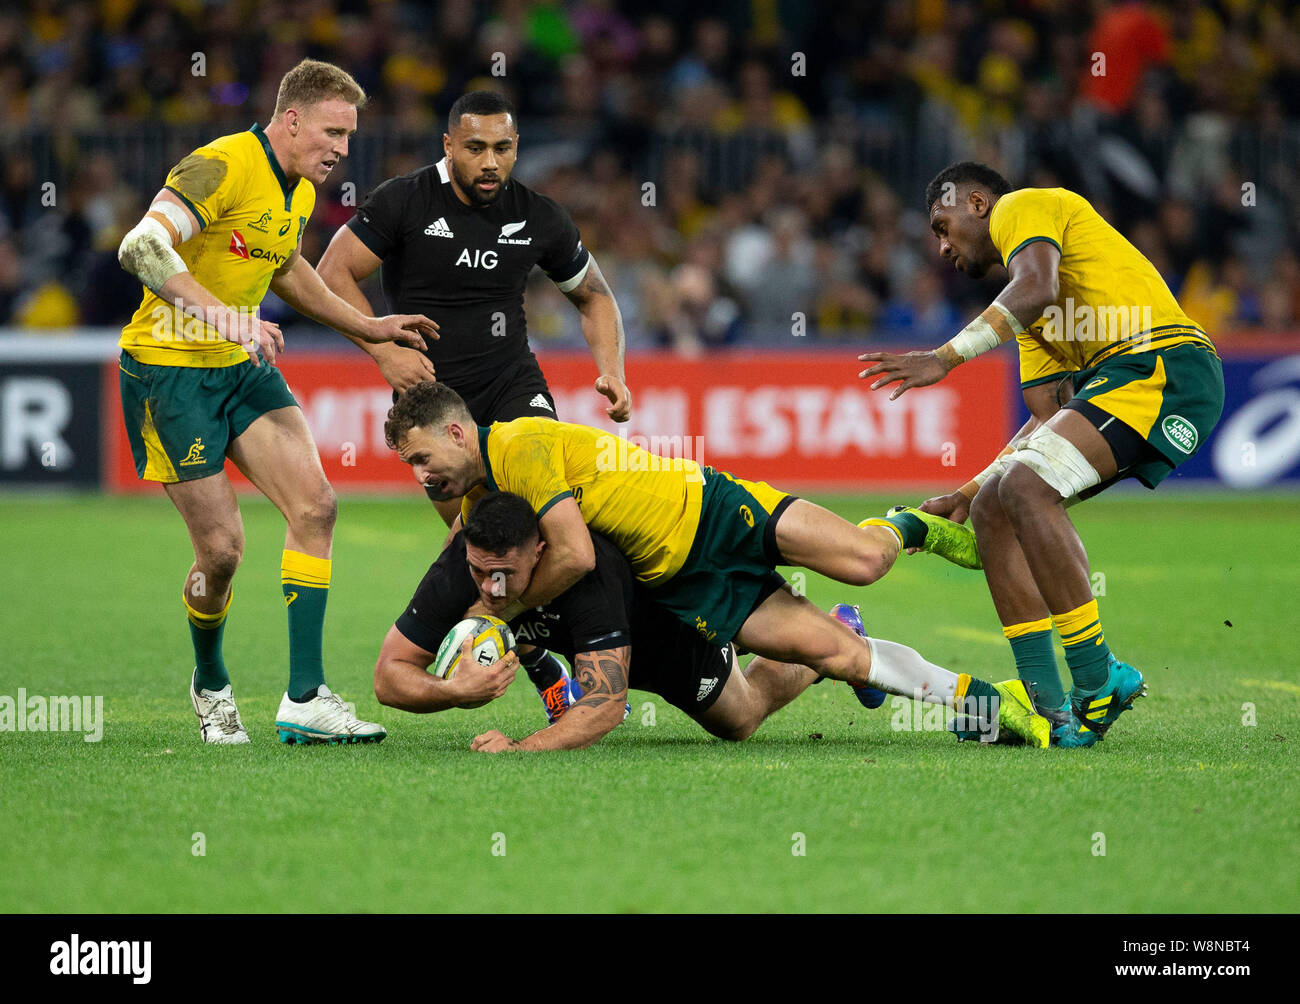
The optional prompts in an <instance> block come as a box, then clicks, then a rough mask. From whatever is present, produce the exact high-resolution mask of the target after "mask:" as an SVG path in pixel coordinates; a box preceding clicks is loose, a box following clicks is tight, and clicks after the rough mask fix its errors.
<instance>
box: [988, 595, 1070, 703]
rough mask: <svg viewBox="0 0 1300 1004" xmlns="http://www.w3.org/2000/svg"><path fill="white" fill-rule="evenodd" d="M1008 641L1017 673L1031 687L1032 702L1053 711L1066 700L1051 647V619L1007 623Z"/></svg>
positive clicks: (1004, 632)
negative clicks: (1033, 700) (1014, 658)
mask: <svg viewBox="0 0 1300 1004" xmlns="http://www.w3.org/2000/svg"><path fill="white" fill-rule="evenodd" d="M1002 633H1003V634H1004V635H1006V637H1007V641H1009V642H1011V653H1012V655H1014V656H1015V657H1016V673H1017V674H1018V675H1019V676H1020V679H1021V680H1023V681H1024V683H1025V685H1026V687H1028V688H1032V689H1031V693H1032V694H1033V695H1034V699H1035V702H1036V703H1037V704H1038V706H1039V707H1041V708H1042V709H1043V710H1045V711H1055V710H1056V709H1057V708H1059V707H1061V706H1062V705H1063V704H1064V703H1065V685H1064V684H1062V683H1061V672H1060V670H1059V669H1058V668H1057V666H1056V652H1055V651H1054V650H1053V649H1052V621H1051V618H1050V617H1044V618H1043V619H1042V620H1040V621H1027V622H1026V623H1024V624H1008V625H1007V626H1006V627H1004V628H1003V629H1002Z"/></svg>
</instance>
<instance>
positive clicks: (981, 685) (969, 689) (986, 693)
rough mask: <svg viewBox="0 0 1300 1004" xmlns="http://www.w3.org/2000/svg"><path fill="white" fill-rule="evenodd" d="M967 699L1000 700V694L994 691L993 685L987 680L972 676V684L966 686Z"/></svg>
mask: <svg viewBox="0 0 1300 1004" xmlns="http://www.w3.org/2000/svg"><path fill="white" fill-rule="evenodd" d="M965 696H966V697H975V698H981V697H982V698H985V699H988V700H994V701H997V700H1000V698H999V697H998V692H997V691H996V690H994V689H993V684H991V683H989V682H988V681H986V680H981V679H980V678H979V677H978V676H972V677H971V678H970V683H968V684H967V685H966V694H965Z"/></svg>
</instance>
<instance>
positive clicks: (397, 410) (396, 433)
mask: <svg viewBox="0 0 1300 1004" xmlns="http://www.w3.org/2000/svg"><path fill="white" fill-rule="evenodd" d="M446 422H461V423H463V424H465V425H473V424H474V417H473V416H472V415H471V414H470V413H469V406H468V405H466V404H465V400H464V398H462V397H461V396H460V395H459V394H457V393H456V392H455V391H454V390H452V389H451V388H450V387H448V386H447V385H446V384H445V383H437V382H435V381H433V380H424V381H421V382H420V383H417V384H416V385H415V386H414V387H408V388H407V389H406V390H404V391H403V392H402V393H401V394H400V395H398V398H397V401H396V403H395V404H394V405H393V406H392V407H391V408H389V409H388V420H387V421H385V422H384V441H385V442H387V443H388V448H389V449H391V450H395V449H397V447H398V444H399V443H401V441H402V437H403V436H405V435H406V434H407V433H408V432H410V431H411V430H412V429H414V428H415V427H416V426H419V427H420V428H424V427H425V426H432V427H434V428H438V427H440V426H442V425H443V424H445V423H446Z"/></svg>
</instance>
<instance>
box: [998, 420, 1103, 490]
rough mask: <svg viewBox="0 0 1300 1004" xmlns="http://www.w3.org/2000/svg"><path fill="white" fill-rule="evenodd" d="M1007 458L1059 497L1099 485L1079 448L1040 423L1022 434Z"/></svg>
mask: <svg viewBox="0 0 1300 1004" xmlns="http://www.w3.org/2000/svg"><path fill="white" fill-rule="evenodd" d="M1008 459H1009V460H1011V461H1013V462H1016V463H1021V464H1024V465H1025V466H1026V467H1028V468H1029V469H1030V470H1031V471H1033V472H1034V473H1035V474H1037V475H1038V476H1039V477H1040V478H1042V479H1043V480H1044V481H1046V482H1047V483H1048V484H1049V485H1050V486H1051V487H1053V488H1055V489H1056V490H1057V491H1058V492H1059V493H1060V494H1061V497H1062V498H1066V499H1068V498H1070V497H1072V496H1074V495H1077V494H1079V492H1081V491H1084V490H1085V489H1087V488H1091V487H1092V486H1093V485H1098V484H1101V475H1100V474H1098V473H1097V471H1096V469H1095V468H1094V467H1093V466H1092V464H1090V463H1088V458H1087V457H1085V456H1084V455H1083V454H1082V453H1080V452H1079V448H1078V447H1077V446H1075V445H1074V444H1073V443H1071V442H1070V441H1069V440H1068V439H1066V438H1065V437H1064V436H1062V435H1061V434H1060V433H1058V432H1056V431H1055V430H1053V429H1050V428H1048V427H1047V426H1046V425H1040V426H1039V427H1038V428H1037V429H1035V430H1034V431H1033V432H1032V433H1030V434H1029V435H1028V436H1026V437H1025V439H1024V440H1023V441H1022V442H1021V443H1020V445H1019V446H1018V447H1017V448H1016V451H1015V452H1014V453H1012V454H1011V455H1010V457H1009V458H1008Z"/></svg>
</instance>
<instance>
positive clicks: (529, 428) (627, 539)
mask: <svg viewBox="0 0 1300 1004" xmlns="http://www.w3.org/2000/svg"><path fill="white" fill-rule="evenodd" d="M479 448H480V450H481V451H482V454H483V466H484V468H485V469H486V470H487V488H486V489H484V488H483V487H482V486H480V487H478V488H475V489H474V490H473V491H471V492H470V493H469V494H468V495H466V496H465V500H464V501H463V502H462V503H461V518H462V519H465V518H467V517H468V516H469V513H470V510H471V509H473V507H474V504H475V503H476V502H477V501H478V500H479V499H480V498H482V497H483V495H484V494H485V492H487V491H503V492H514V493H515V494H516V495H522V496H523V497H524V498H526V499H527V500H528V502H529V504H531V505H532V507H533V510H534V511H535V512H536V513H537V515H538V516H539V517H540V516H543V515H545V513H546V511H547V510H548V509H550V508H551V506H553V505H555V503H557V502H559V501H560V500H561V499H566V498H573V499H575V500H576V501H577V503H578V507H579V508H580V509H581V510H582V516H583V519H585V520H586V521H587V525H588V526H589V527H591V528H592V529H593V530H597V531H599V532H600V533H603V534H604V535H605V536H607V537H608V538H609V539H610V540H612V541H613V542H614V543H615V545H616V546H617V547H618V549H619V550H620V551H622V552H623V555H624V556H625V557H626V558H627V560H628V564H630V565H631V566H632V572H633V574H635V575H636V577H637V578H638V579H640V580H641V581H642V582H644V583H646V584H648V585H652V586H653V585H658V584H661V583H663V582H665V581H667V580H668V579H670V578H672V577H673V575H675V574H676V573H677V572H678V570H679V569H680V568H681V567H682V564H683V563H684V562H685V561H686V557H687V555H689V554H690V551H691V545H692V544H693V543H694V541H695V531H696V529H697V528H698V527H699V524H700V498H701V495H702V492H703V487H704V478H703V475H702V474H701V471H700V465H699V464H697V463H696V462H695V461H694V460H684V459H674V458H669V457H660V456H658V455H657V454H654V453H650V452H649V451H647V450H643V449H641V447H639V446H637V445H635V444H633V443H630V442H629V441H628V440H627V439H626V438H624V437H622V436H618V435H615V434H614V433H611V432H605V431H603V430H601V429H593V428H592V427H591V426H588V425H574V424H572V423H570V422H557V421H555V420H554V419H550V418H517V419H515V420H514V421H513V422H496V423H494V424H493V425H492V427H491V428H490V429H484V428H480V429H479Z"/></svg>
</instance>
